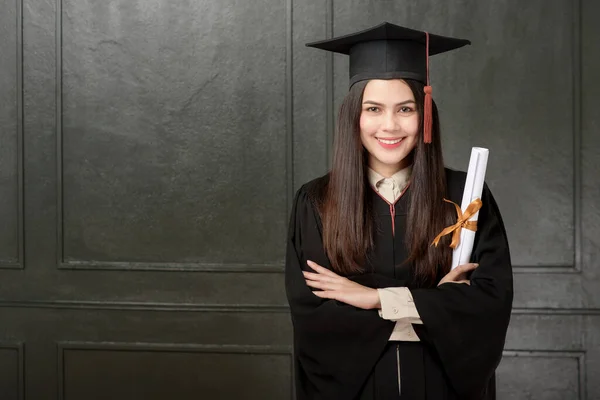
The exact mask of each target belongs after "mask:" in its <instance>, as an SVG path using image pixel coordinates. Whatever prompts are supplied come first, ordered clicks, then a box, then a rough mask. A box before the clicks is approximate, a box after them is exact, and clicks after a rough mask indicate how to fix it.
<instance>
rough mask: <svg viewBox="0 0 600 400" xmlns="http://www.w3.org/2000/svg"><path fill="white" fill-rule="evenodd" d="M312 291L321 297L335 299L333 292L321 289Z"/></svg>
mask: <svg viewBox="0 0 600 400" xmlns="http://www.w3.org/2000/svg"><path fill="white" fill-rule="evenodd" d="M313 293H314V294H315V295H316V296H318V297H320V298H322V299H335V293H334V292H330V291H326V290H323V291H318V292H313Z"/></svg>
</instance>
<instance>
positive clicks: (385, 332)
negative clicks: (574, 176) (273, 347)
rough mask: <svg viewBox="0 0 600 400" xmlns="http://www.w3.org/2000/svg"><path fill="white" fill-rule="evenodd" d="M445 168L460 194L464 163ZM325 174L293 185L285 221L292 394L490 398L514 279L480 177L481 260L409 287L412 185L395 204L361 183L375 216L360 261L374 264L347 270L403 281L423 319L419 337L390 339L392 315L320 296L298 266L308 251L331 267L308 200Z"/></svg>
mask: <svg viewBox="0 0 600 400" xmlns="http://www.w3.org/2000/svg"><path fill="white" fill-rule="evenodd" d="M446 175H447V186H448V188H447V189H448V190H447V196H448V198H449V199H450V200H452V201H454V202H456V203H457V204H460V202H461V200H462V194H463V189H464V184H465V179H466V173H464V172H459V171H453V170H450V169H446ZM328 178H329V175H325V176H323V177H321V178H317V179H315V180H313V181H311V182H308V183H306V184H305V185H303V186H302V187H301V188H300V189H299V190H298V191H297V192H296V195H295V198H294V204H293V209H292V213H291V218H290V224H289V230H288V243H287V254H286V266H285V285H286V294H287V298H288V302H289V305H290V310H291V317H292V323H293V332H294V363H295V386H296V394H297V399H298V400H308V399H311V400H312V399H327V400H335V399H340V400H341V399H343V400H352V399H359V400H368V399H369V400H370V399H435V400H443V399H461V400H462V399H467V400H470V399H473V400H475V399H478V400H479V399H484V400H490V399H495V380H494V373H495V369H496V367H497V366H498V364H499V362H500V360H501V357H502V350H503V347H504V342H505V338H506V331H507V328H508V324H509V319H510V313H511V308H512V300H513V284H512V267H511V261H510V254H509V248H508V242H507V239H506V232H505V229H504V225H503V222H502V218H501V216H500V212H499V210H498V207H497V205H496V202H495V201H494V198H493V196H492V194H491V192H490V190H489V188H488V187H487V185H485V186H484V190H483V194H482V202H483V206H482V208H481V210H480V211H479V217H478V230H477V233H476V237H475V243H474V247H473V253H472V257H471V260H472V262H477V263H479V267H478V268H477V269H475V271H473V273H472V274H471V276H470V280H471V285H466V284H456V283H446V284H443V285H440V286H433V287H431V288H413V287H411V286H410V283H409V282H410V266H409V265H407V263H404V261H405V260H406V259H407V257H408V249H407V248H406V244H405V241H404V237H405V230H406V220H407V218H406V217H407V212H408V204H409V198H410V187H409V188H408V189H407V190H406V192H405V193H404V195H403V196H402V197H401V198H400V199H398V200H397V201H396V203H395V204H389V203H388V202H386V201H385V200H384V199H383V198H381V197H380V196H379V195H378V194H377V193H376V192H375V190H374V189H373V188H371V189H370V191H369V192H368V195H369V196H372V199H371V200H372V203H371V204H372V206H373V209H374V214H375V224H376V225H377V226H376V229H375V232H376V233H375V237H374V240H375V246H374V248H373V250H372V251H371V252H370V253H369V254H367V264H369V265H367V269H366V270H367V271H374V272H368V273H363V274H360V275H356V276H349V277H348V278H350V279H352V280H354V281H356V282H359V283H360V284H362V285H365V286H369V287H372V288H384V287H397V286H406V287H409V289H410V290H411V293H412V296H413V299H414V302H415V306H416V308H417V310H418V312H419V314H420V316H421V320H422V321H423V325H418V324H414V325H413V327H414V329H415V331H416V333H417V335H418V336H419V339H420V342H392V341H390V340H389V338H390V335H391V333H392V330H393V328H394V324H395V322H392V321H388V320H384V319H382V318H381V317H380V316H379V314H378V312H377V310H363V309H359V308H356V307H354V306H350V305H348V304H345V303H342V302H339V301H336V300H330V299H321V298H320V297H318V296H316V295H314V294H313V293H312V289H311V288H310V287H308V286H307V285H306V282H305V279H304V276H303V275H302V271H303V270H305V271H311V269H310V267H308V265H307V264H306V261H307V260H312V261H314V262H316V263H317V264H320V265H322V266H323V267H325V268H329V269H331V264H330V262H329V260H328V258H327V256H326V255H325V252H324V249H323V246H322V223H321V220H320V218H319V215H318V213H317V209H316V205H315V201H316V200H317V199H318V198H319V196H321V195H322V193H323V188H324V187H325V186H326V185H327V182H328ZM440 201H442V199H440ZM371 268H372V269H371ZM439 279H441V276H440V277H439ZM400 393H401V394H400Z"/></svg>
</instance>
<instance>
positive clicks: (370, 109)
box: [367, 107, 379, 112]
mask: <svg viewBox="0 0 600 400" xmlns="http://www.w3.org/2000/svg"><path fill="white" fill-rule="evenodd" d="M367 111H370V112H379V107H369V108H367Z"/></svg>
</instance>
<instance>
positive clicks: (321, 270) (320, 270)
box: [306, 260, 339, 278]
mask: <svg viewBox="0 0 600 400" xmlns="http://www.w3.org/2000/svg"><path fill="white" fill-rule="evenodd" d="M306 263H307V264H308V266H309V267H311V268H312V269H313V270H315V271H316V272H318V273H319V274H323V275H327V276H330V277H332V278H337V277H339V275H338V274H336V273H335V272H333V271H330V270H328V269H327V268H324V267H321V266H320V265H319V264H317V263H316V262H313V261H310V260H308V261H306Z"/></svg>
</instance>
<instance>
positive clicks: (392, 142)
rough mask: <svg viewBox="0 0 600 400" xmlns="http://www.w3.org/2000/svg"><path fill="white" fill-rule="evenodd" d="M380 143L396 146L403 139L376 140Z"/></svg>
mask: <svg viewBox="0 0 600 400" xmlns="http://www.w3.org/2000/svg"><path fill="white" fill-rule="evenodd" d="M376 139H377V140H378V141H379V142H380V143H383V144H398V143H400V142H401V141H403V140H404V138H400V139H380V138H376Z"/></svg>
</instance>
